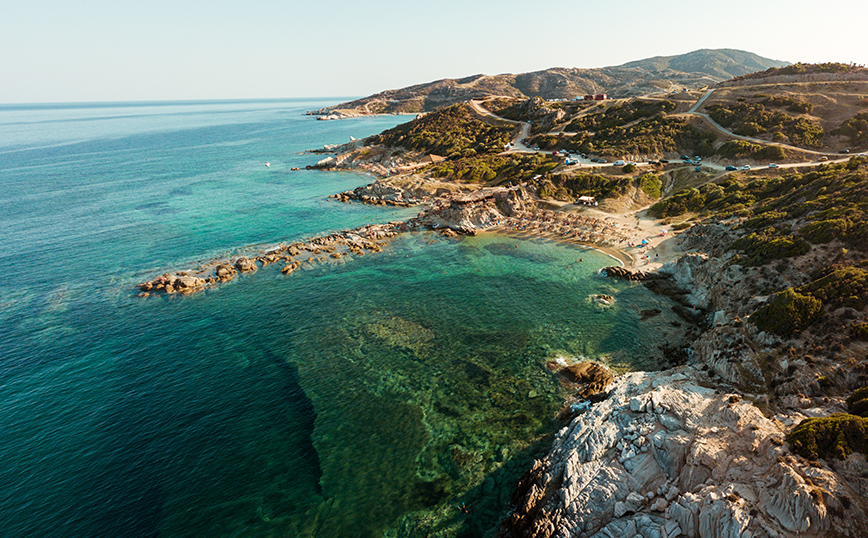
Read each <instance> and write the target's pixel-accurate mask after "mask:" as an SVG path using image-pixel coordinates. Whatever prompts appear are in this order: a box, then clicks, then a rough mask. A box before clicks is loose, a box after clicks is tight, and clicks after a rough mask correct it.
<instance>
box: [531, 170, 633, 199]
mask: <svg viewBox="0 0 868 538" xmlns="http://www.w3.org/2000/svg"><path fill="white" fill-rule="evenodd" d="M637 181H638V179H633V178H630V177H624V176H619V177H609V176H604V175H600V174H575V175H568V174H557V175H555V176H552V177H550V178H547V179H546V181H544V182H543V183H542V185H541V186H540V189H539V192H538V194H539V196H540V197H541V198H552V199H555V200H562V201H569V200H573V199H575V198H577V197H579V196H593V197H595V198H600V199H603V198H615V197H618V196H623V195H625V194H627V192H628V190H629V188H630V186H631V185H633V184H634V183H635V182H637Z"/></svg>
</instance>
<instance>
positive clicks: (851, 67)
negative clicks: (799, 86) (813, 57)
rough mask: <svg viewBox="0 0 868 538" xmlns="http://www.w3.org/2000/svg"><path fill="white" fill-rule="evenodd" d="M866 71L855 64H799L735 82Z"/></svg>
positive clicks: (774, 69)
mask: <svg viewBox="0 0 868 538" xmlns="http://www.w3.org/2000/svg"><path fill="white" fill-rule="evenodd" d="M866 71H868V70H866V69H865V66H863V65H859V64H855V63H852V64H844V63H839V62H826V63H818V64H805V63H801V62H799V63H795V64H792V65H787V66H785V67H770V68H768V69H766V70H765V71H760V72H757V73H750V74H747V75H742V76H740V77H735V78H734V79H733V80H746V79H762V78H768V77H774V76H778V75H814V74H819V73H832V74H835V73H860V72H861V73H864V72H866Z"/></svg>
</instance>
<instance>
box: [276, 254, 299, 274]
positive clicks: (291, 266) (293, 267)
mask: <svg viewBox="0 0 868 538" xmlns="http://www.w3.org/2000/svg"><path fill="white" fill-rule="evenodd" d="M290 259H291V258H290ZM300 265H301V263H300V262H297V261H294V260H293V261H292V262H290V263H288V264H287V265H286V266H285V267H284V268H283V269H281V270H280V272H281V273H283V274H284V275H291V274H292V272H293V271H295V270H296V269H298V267H299V266H300Z"/></svg>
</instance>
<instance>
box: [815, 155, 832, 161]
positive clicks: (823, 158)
mask: <svg viewBox="0 0 868 538" xmlns="http://www.w3.org/2000/svg"><path fill="white" fill-rule="evenodd" d="M817 160H818V161H828V160H829V158H828V157H826V156H825V155H823V156H822V157H820V158H819V159H817Z"/></svg>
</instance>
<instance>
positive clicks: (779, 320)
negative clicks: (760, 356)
mask: <svg viewBox="0 0 868 538" xmlns="http://www.w3.org/2000/svg"><path fill="white" fill-rule="evenodd" d="M822 311H823V303H822V302H821V301H820V300H819V299H816V298H814V297H811V296H809V295H802V294H800V293H796V292H795V290H793V288H787V289H786V290H784V291H782V292H779V293H775V294H774V295H772V297H771V298H770V299H769V302H768V303H767V304H766V305H765V306H762V307H761V308H759V309H758V310H757V311H756V312H755V313H754V314H753V315H752V316H751V317H750V320H751V322H753V323H754V325H756V326H757V328H759V329H760V330H761V331H766V332H771V333H775V334H778V335H781V336H790V335H791V334H793V333H794V332H795V331H799V330H802V329H804V328H806V327H808V326H809V325H810V324H811V323H813V322H814V320H815V319H817V317H818V316H819V315H820V313H821V312H822Z"/></svg>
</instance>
